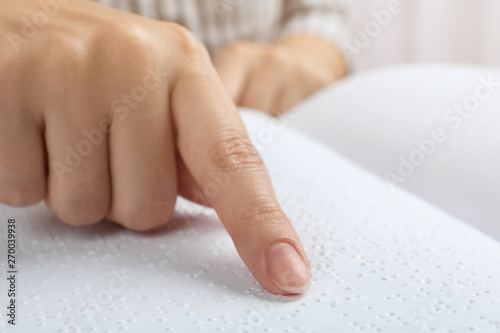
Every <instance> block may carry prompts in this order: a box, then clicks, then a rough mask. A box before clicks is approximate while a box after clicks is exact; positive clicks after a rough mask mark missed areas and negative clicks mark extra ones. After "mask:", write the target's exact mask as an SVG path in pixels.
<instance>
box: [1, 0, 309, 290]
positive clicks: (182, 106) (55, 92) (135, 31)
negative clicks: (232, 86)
mask: <svg viewBox="0 0 500 333" xmlns="http://www.w3.org/2000/svg"><path fill="white" fill-rule="evenodd" d="M49 2H50V3H51V4H52V6H53V7H51V8H52V13H53V14H54V12H55V14H54V15H52V16H50V15H47V17H48V20H46V21H42V20H41V19H40V17H42V16H43V15H42V14H41V13H44V12H45V9H41V8H40V7H39V6H38V5H37V4H38V2H37V1H31V0H16V1H2V2H0V48H1V50H2V52H1V53H0V73H1V74H0V86H1V87H2V88H1V90H0V102H1V104H0V105H1V108H0V118H1V122H0V156H1V159H0V202H2V203H5V204H7V205H11V206H18V207H19V206H28V205H33V204H36V203H37V202H39V201H40V200H42V199H45V200H46V202H47V204H48V205H49V207H50V208H51V209H52V210H53V211H54V212H55V214H57V215H58V216H59V217H60V218H61V219H62V220H63V221H65V222H67V223H69V224H71V225H75V226H80V225H87V224H91V223H95V222H98V221H100V220H101V219H102V218H104V217H106V216H107V217H109V218H110V219H112V220H114V221H116V222H118V223H120V224H122V225H124V226H125V227H127V228H131V229H134V230H146V229H151V228H154V227H157V226H160V225H163V224H165V223H167V221H168V220H169V219H170V217H171V216H172V214H173V211H174V204H175V200H176V196H177V194H178V193H179V194H181V195H183V196H185V197H187V198H190V199H195V197H196V196H197V194H196V193H197V192H196V191H195V190H196V187H199V188H200V189H203V191H201V192H200V193H204V194H200V195H199V196H198V199H199V200H198V201H200V200H201V201H206V202H209V203H210V204H211V205H212V206H213V207H214V208H215V210H216V211H217V213H218V215H219V217H220V219H221V220H222V222H223V224H224V226H225V228H226V229H227V231H228V233H229V234H230V235H231V237H232V239H233V241H234V244H235V246H236V248H237V250H238V252H239V254H240V256H241V258H242V259H243V261H244V262H245V263H246V264H247V266H248V267H249V269H250V270H251V271H252V273H253V274H254V276H255V277H256V279H257V280H258V281H259V282H260V284H261V285H262V286H263V287H264V288H266V289H267V290H269V291H271V292H273V293H277V294H288V293H300V292H304V291H305V290H307V289H308V287H309V284H310V268H309V264H308V261H307V257H306V254H305V252H304V249H303V248H302V245H301V243H300V240H299V238H298V236H297V234H296V232H295V230H294V228H293V227H292V225H291V224H290V222H289V220H288V219H287V217H286V215H285V214H284V212H283V211H282V209H281V207H280V205H279V203H278V201H277V199H276V197H275V195H274V192H273V189H272V185H271V181H270V179H269V175H268V173H267V170H266V169H265V167H264V165H263V163H262V160H261V158H260V156H259V154H258V153H257V151H256V150H255V148H254V147H253V146H252V144H251V142H250V140H249V138H248V135H247V133H246V130H245V128H244V125H243V123H242V121H241V119H240V117H239V115H238V111H237V109H236V107H235V105H234V104H233V102H232V101H231V99H230V97H229V96H228V94H227V92H226V91H225V89H224V87H223V85H222V83H221V82H220V80H219V78H218V76H217V73H216V72H215V70H214V68H213V65H212V64H211V62H210V59H209V56H208V54H207V52H206V50H205V49H204V48H203V46H202V45H201V44H200V43H199V42H198V41H197V40H196V39H195V38H194V37H193V36H192V35H191V34H190V33H189V32H188V31H186V30H185V29H183V28H181V27H180V26H178V25H175V24H172V23H166V22H159V21H153V20H149V19H146V18H143V17H140V16H135V15H132V14H127V13H123V12H120V11H116V10H113V9H109V8H107V7H104V6H101V5H98V4H95V3H93V2H89V1H79V0H73V1H71V2H66V1H65V0H64V1H63V0H55V1H49ZM36 13H38V14H36ZM36 15H38V16H36ZM23 17H24V18H27V19H28V20H31V18H35V19H36V17H38V20H39V21H35V22H34V23H33V22H30V21H27V20H26V19H22V18H23ZM40 22H42V23H43V22H45V23H44V24H43V25H42V23H40ZM37 24H38V25H37ZM23 26H24V27H23ZM214 188H215V190H214Z"/></svg>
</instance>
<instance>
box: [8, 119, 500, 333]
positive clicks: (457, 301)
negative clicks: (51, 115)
mask: <svg viewBox="0 0 500 333" xmlns="http://www.w3.org/2000/svg"><path fill="white" fill-rule="evenodd" d="M243 116H244V118H245V122H246V124H247V126H248V129H249V131H250V133H251V136H252V137H253V139H254V141H255V143H256V145H257V146H258V147H259V149H260V150H261V153H262V156H263V158H264V160H265V163H266V165H267V166H268V168H269V170H270V173H271V175H272V179H273V183H274V186H275V189H276V193H277V196H278V197H279V200H280V202H281V204H282V205H283V208H284V210H285V212H286V213H287V214H288V216H289V217H290V219H291V221H292V223H293V224H294V225H295V227H296V229H297V231H298V233H299V235H300V236H301V239H302V241H303V243H304V246H305V249H306V251H307V253H308V256H309V257H310V262H311V267H312V275H313V284H312V287H311V290H310V291H309V292H307V293H306V294H304V295H301V296H289V297H283V296H275V295H271V294H269V293H267V292H266V291H264V290H263V289H262V288H261V287H260V286H259V285H258V284H257V282H256V281H255V280H254V278H253V277H252V276H251V274H250V273H249V271H248V269H247V268H246V267H245V266H244V265H243V263H242V261H241V260H240V258H239V257H238V255H237V253H236V251H235V249H234V246H233V244H232V241H231V239H230V238H229V236H228V235H227V234H226V232H225V231H224V228H223V227H222V225H221V223H220V222H219V220H218V219H217V217H216V215H215V214H214V213H213V211H211V210H209V209H201V208H199V207H198V206H195V205H193V204H190V203H188V202H186V201H179V203H178V206H177V212H176V215H175V217H174V218H173V220H172V221H171V222H170V224H169V225H168V226H166V227H163V228H160V229H158V230H155V231H153V232H146V233H137V232H133V231H129V230H125V229H124V228H122V227H120V226H117V225H115V224H113V223H111V222H104V223H100V224H97V225H94V226H88V227H81V228H75V227H70V226H67V225H65V224H63V223H62V222H61V221H59V220H58V219H57V218H56V217H55V216H54V215H53V214H52V213H50V212H49V211H48V209H47V208H45V207H44V206H43V205H40V206H36V207H33V208H29V209H12V208H7V207H3V206H2V207H1V213H0V218H1V219H2V220H3V221H2V226H3V227H2V238H1V240H2V241H1V244H2V245H1V252H2V256H4V258H5V256H6V252H7V246H6V224H7V219H8V218H15V220H16V223H17V224H16V225H17V234H16V235H17V240H18V243H17V244H18V254H17V256H18V257H17V269H18V274H17V283H18V284H17V286H16V288H17V298H16V301H17V303H16V304H17V318H16V326H15V327H13V326H12V325H10V324H8V323H7V320H6V319H7V318H8V317H6V305H7V301H6V300H7V296H6V290H7V288H8V285H7V280H6V279H5V278H2V279H1V296H0V300H1V304H2V306H1V308H2V314H1V318H2V319H1V320H0V331H2V332H4V331H7V332H16V331H17V332H290V333H291V332H301V333H302V332H329V333H330V332H342V333H343V332H397V333H401V332H450V333H451V332H454V333H458V332H498V331H500V268H499V267H500V245H499V244H498V243H497V242H495V241H494V240H493V239H491V238H489V237H488V236H486V235H484V234H481V233H480V232H479V231H477V230H475V229H473V228H472V227H470V226H468V225H467V224H465V223H463V222H461V221H459V220H457V219H455V218H453V217H451V216H450V215H447V214H445V213H443V212H442V211H441V210H439V209H437V208H436V207H433V206H431V205H429V204H427V203H426V202H424V201H422V200H420V199H418V198H416V197H414V196H412V195H410V194H408V193H406V192H403V191H401V190H398V189H392V188H390V187H389V186H388V185H387V184H386V183H385V182H383V181H381V180H379V179H378V178H377V177H375V176H372V175H371V174H368V173H367V172H365V171H363V170H361V169H360V168H358V167H357V166H355V165H354V164H352V163H350V162H348V161H347V160H345V159H343V158H342V157H340V156H339V155H337V154H335V153H334V152H332V151H330V150H329V149H328V148H325V147H324V146H322V145H321V144H319V143H317V142H315V141H312V140H310V139H308V138H306V137H305V136H302V135H301V134H298V133H297V132H294V131H293V130H291V129H290V128H289V126H288V125H287V124H286V121H284V122H281V123H280V122H276V121H272V120H270V119H269V118H267V117H265V116H262V115H260V114H257V113H250V112H245V113H244V114H243ZM2 262H3V263H5V259H2ZM2 269H3V271H4V272H3V273H5V272H6V270H7V269H6V267H5V265H2Z"/></svg>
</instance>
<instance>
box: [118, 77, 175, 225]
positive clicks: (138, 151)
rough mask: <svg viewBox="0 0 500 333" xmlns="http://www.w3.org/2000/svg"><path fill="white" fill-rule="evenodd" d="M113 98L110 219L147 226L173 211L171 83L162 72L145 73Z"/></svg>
mask: <svg viewBox="0 0 500 333" xmlns="http://www.w3.org/2000/svg"><path fill="white" fill-rule="evenodd" d="M143 75H144V76H143V77H138V75H131V77H136V79H135V80H132V79H131V80H130V83H129V84H128V89H126V90H125V92H123V93H122V94H118V95H117V96H121V97H120V98H119V99H117V100H115V101H113V102H112V114H113V119H112V123H113V125H112V126H113V127H112V128H111V132H110V156H111V157H110V160H111V175H112V184H113V198H112V204H111V214H110V218H111V219H112V220H114V221H116V222H118V223H120V224H122V225H124V226H125V227H127V228H130V229H134V230H148V229H152V228H155V227H158V226H161V225H164V224H165V223H167V222H168V221H169V220H170V217H171V216H172V214H173V211H174V206H175V201H176V196H177V180H176V170H175V168H176V166H175V155H174V154H175V153H174V152H175V149H174V143H173V134H172V126H171V120H170V116H169V113H168V94H167V91H168V88H167V84H166V81H165V80H164V78H162V77H160V76H158V73H156V74H154V73H148V72H146V71H145V72H144V73H143Z"/></svg>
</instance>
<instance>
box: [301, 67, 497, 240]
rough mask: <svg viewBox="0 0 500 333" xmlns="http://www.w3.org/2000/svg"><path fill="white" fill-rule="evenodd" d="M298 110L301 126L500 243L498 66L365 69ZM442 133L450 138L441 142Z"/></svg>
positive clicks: (318, 138) (323, 92) (338, 150)
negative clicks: (436, 138)
mask: <svg viewBox="0 0 500 333" xmlns="http://www.w3.org/2000/svg"><path fill="white" fill-rule="evenodd" d="M293 114H294V115H295V116H296V118H295V119H294V120H293V122H292V125H293V127H294V128H296V129H299V130H300V131H302V132H303V133H306V134H307V135H309V136H311V137H313V138H315V139H317V140H320V141H321V142H323V143H325V144H327V145H328V146H330V147H331V148H332V149H334V150H335V151H337V152H339V153H340V154H342V155H343V156H345V157H347V158H349V159H351V160H352V161H354V162H356V163H358V164H359V165H361V166H363V167H364V168H366V169H368V170H370V171H372V172H374V173H375V174H377V175H379V176H380V177H381V178H386V177H387V174H388V173H389V174H392V175H393V176H394V175H395V176H396V177H399V179H397V181H396V183H397V185H398V186H402V187H404V188H406V189H408V190H410V191H411V192H413V193H415V194H417V195H419V196H421V197H422V198H424V199H425V200H428V201H429V202H431V203H433V204H435V205H437V206H439V207H441V208H442V209H444V210H445V211H447V212H449V213H451V214H453V215H455V216H457V217H458V218H460V219H461V220H464V221H467V222H469V223H471V224H472V225H474V226H476V227H477V228H479V229H480V230H482V231H483V232H485V233H487V234H488V235H491V236H493V237H494V238H496V239H497V240H499V241H500V70H499V69H498V68H483V67H464V66H451V65H412V66H402V67H399V66H398V67H394V68H384V69H380V70H376V71H372V72H368V73H361V74H357V75H354V76H351V77H349V78H347V79H345V80H343V81H341V82H340V83H338V84H335V85H333V86H332V87H331V88H328V89H326V90H325V91H322V92H320V93H319V94H317V95H316V96H314V97H313V98H310V99H308V100H306V101H305V102H304V103H302V104H301V105H299V106H298V107H297V108H296V109H295V110H294V111H293ZM436 131H438V132H437V133H439V131H441V133H442V135H440V136H438V138H442V139H443V140H441V139H439V140H438V141H439V142H437V141H436V140H434V133H435V132H436ZM422 147H424V148H422ZM402 161H405V162H402ZM410 161H411V164H410ZM389 179H395V177H392V178H391V177H389Z"/></svg>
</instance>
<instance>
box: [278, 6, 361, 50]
mask: <svg viewBox="0 0 500 333" xmlns="http://www.w3.org/2000/svg"><path fill="white" fill-rule="evenodd" d="M283 3H284V15H283V25H282V28H281V31H280V35H279V37H280V38H282V37H285V36H287V35H290V34H295V33H310V34H314V35H317V36H321V37H323V38H326V39H328V40H330V41H332V42H333V43H335V44H336V45H337V46H338V47H339V48H340V49H341V51H342V52H343V53H344V56H345V58H346V59H348V58H349V57H348V56H347V54H346V52H345V50H344V48H343V47H341V46H342V45H344V44H346V43H350V40H351V37H352V36H351V30H352V29H351V23H350V19H349V5H348V0H284V1H283Z"/></svg>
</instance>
